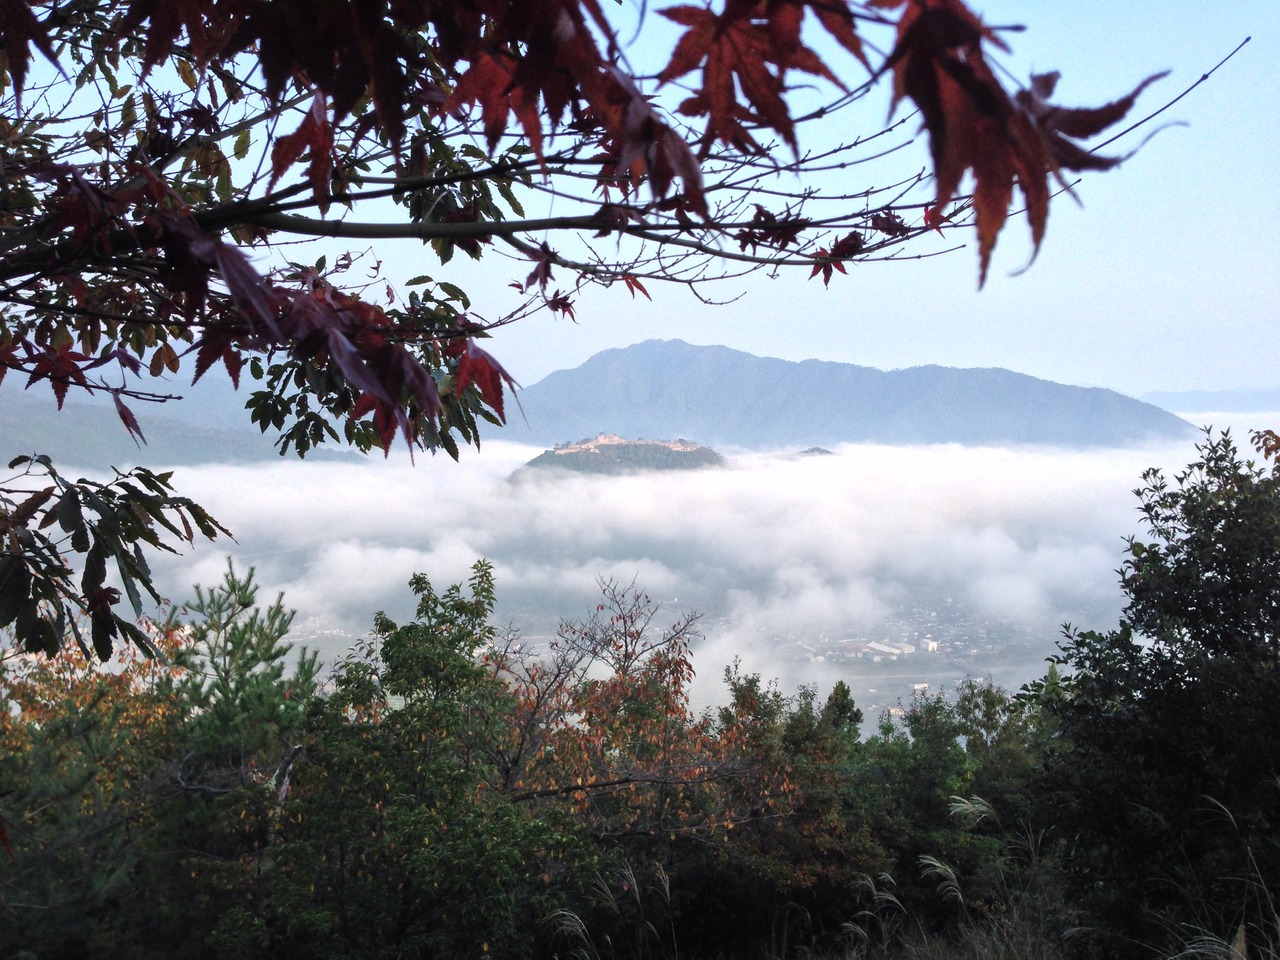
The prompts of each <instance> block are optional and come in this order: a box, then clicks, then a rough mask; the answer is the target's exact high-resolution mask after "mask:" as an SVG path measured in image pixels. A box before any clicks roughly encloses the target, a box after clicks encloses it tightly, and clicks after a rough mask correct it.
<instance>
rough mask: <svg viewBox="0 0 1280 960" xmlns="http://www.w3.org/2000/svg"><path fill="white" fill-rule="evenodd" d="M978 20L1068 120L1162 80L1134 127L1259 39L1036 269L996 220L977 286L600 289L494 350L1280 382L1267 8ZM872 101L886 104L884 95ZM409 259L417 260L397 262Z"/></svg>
mask: <svg viewBox="0 0 1280 960" xmlns="http://www.w3.org/2000/svg"><path fill="white" fill-rule="evenodd" d="M976 8H977V9H978V10H979V11H980V12H981V13H982V14H983V15H984V17H985V19H986V20H987V21H988V22H989V23H996V24H1008V23H1021V24H1023V25H1025V26H1026V28H1027V29H1026V31H1025V32H1023V33H1021V34H1010V35H1008V38H1009V42H1010V45H1011V46H1012V48H1013V51H1012V54H1010V55H1006V56H1002V58H1001V62H1002V63H1003V64H1004V66H1005V67H1006V68H1007V69H1008V70H1009V71H1010V73H1011V74H1012V75H1013V76H1015V77H1019V78H1025V77H1026V76H1027V75H1028V74H1029V73H1030V72H1032V71H1036V72H1044V71H1049V70H1055V69H1056V70H1059V71H1060V72H1061V73H1062V79H1061V81H1060V82H1059V85H1058V91H1057V97H1056V99H1057V100H1058V102H1060V103H1062V104H1064V105H1068V106H1098V105H1101V104H1102V103H1104V102H1107V101H1109V100H1112V99H1114V98H1116V97H1119V96H1122V95H1123V94H1125V93H1127V92H1128V91H1129V90H1130V89H1131V88H1132V87H1133V86H1134V85H1135V84H1136V83H1137V82H1138V81H1140V80H1141V79H1142V78H1143V77H1145V76H1147V75H1148V74H1150V73H1153V72H1157V71H1159V70H1163V69H1169V70H1171V71H1172V72H1171V74H1170V76H1169V77H1168V78H1166V79H1165V80H1163V81H1161V82H1160V83H1158V84H1156V85H1155V86H1153V87H1152V88H1150V89H1149V90H1148V91H1147V92H1146V93H1145V94H1144V95H1143V97H1142V98H1141V100H1140V101H1139V104H1138V108H1137V109H1136V110H1135V112H1134V116H1141V115H1143V114H1145V113H1146V112H1149V111H1150V110H1153V109H1155V108H1157V107H1159V106H1161V105H1162V104H1164V103H1165V102H1166V101H1167V100H1169V99H1172V98H1173V97H1174V96H1176V95H1177V94H1178V93H1180V92H1181V91H1182V90H1183V89H1185V88H1186V87H1187V86H1189V85H1190V84H1192V83H1194V81H1195V80H1196V79H1197V78H1198V77H1199V76H1200V75H1201V74H1202V73H1204V72H1205V71H1206V70H1208V69H1210V68H1211V67H1212V66H1213V65H1214V64H1215V63H1217V62H1218V61H1219V60H1220V59H1221V58H1222V57H1224V56H1226V55H1227V54H1228V53H1229V52H1230V51H1231V50H1232V49H1233V48H1234V47H1235V46H1236V45H1237V44H1239V43H1240V41H1242V40H1243V39H1244V38H1245V37H1246V36H1252V41H1251V42H1250V43H1249V44H1248V45H1247V46H1246V47H1245V48H1244V49H1243V50H1242V51H1240V53H1238V54H1237V55H1236V56H1235V58H1234V59H1233V60H1232V61H1231V62H1230V63H1228V64H1227V65H1225V66H1224V67H1223V68H1222V69H1221V70H1219V71H1218V72H1217V73H1216V74H1215V75H1214V76H1213V77H1212V78H1211V79H1210V80H1209V81H1208V82H1207V83H1205V84H1202V85H1201V86H1200V87H1199V88H1198V89H1197V90H1195V91H1194V92H1193V93H1192V94H1191V95H1190V96H1188V97H1187V98H1186V99H1184V100H1182V101H1181V102H1180V103H1178V104H1176V105H1175V106H1173V107H1172V108H1171V109H1170V110H1169V111H1167V112H1166V113H1165V114H1164V115H1163V116H1162V117H1161V118H1160V121H1162V122H1167V121H1180V122H1182V123H1185V124H1186V126H1177V127H1172V128H1170V129H1166V130H1164V131H1163V132H1161V133H1160V134H1158V135H1157V136H1156V137H1155V138H1154V139H1153V140H1152V141H1151V142H1150V143H1148V144H1147V145H1146V146H1144V147H1143V148H1142V149H1141V150H1140V151H1139V152H1138V154H1137V155H1136V156H1135V157H1133V158H1132V159H1131V160H1129V161H1128V162H1127V163H1126V164H1124V165H1123V166H1122V167H1121V168H1119V169H1117V170H1113V171H1110V172H1107V173H1100V174H1092V175H1089V176H1087V177H1086V178H1085V180H1084V182H1083V183H1082V184H1081V185H1080V186H1079V187H1078V189H1077V193H1078V196H1079V199H1080V201H1081V205H1079V206H1078V205H1077V204H1076V203H1074V202H1073V201H1072V200H1071V199H1070V198H1069V197H1059V198H1058V199H1057V200H1056V201H1055V202H1054V205H1053V207H1052V210H1051V213H1050V217H1049V226H1048V234H1047V238H1046V241H1045V243H1044V245H1043V247H1042V248H1041V251H1040V255H1039V258H1038V259H1037V261H1036V262H1035V264H1034V265H1033V266H1032V267H1031V269H1029V270H1027V271H1025V272H1023V273H1020V274H1017V272H1018V270H1019V268H1020V267H1022V266H1023V265H1024V264H1025V262H1026V258H1027V246H1026V243H1025V234H1026V230H1025V224H1024V223H1022V222H1020V221H1018V220H1012V221H1010V223H1009V225H1008V226H1007V227H1006V231H1005V233H1004V235H1003V236H1002V237H1001V240H1000V244H999V246H998V248H997V250H996V253H995V258H994V260H993V263H992V268H991V273H990V276H989V278H988V281H987V285H986V288H985V289H984V290H983V291H982V292H978V291H977V290H976V286H977V264H976V254H975V252H974V251H973V249H972V247H970V248H968V249H966V250H964V251H961V252H959V253H955V254H952V255H949V256H946V257H942V258H937V259H933V260H928V261H922V262H910V263H897V264H867V265H865V266H861V267H858V268H856V269H853V270H851V276H848V277H836V278H834V279H833V281H832V283H831V286H830V288H829V289H828V290H824V289H823V288H822V285H821V283H820V282H819V281H817V280H815V281H807V280H806V277H805V274H804V272H798V273H794V274H791V275H787V276H783V277H780V278H777V279H773V280H770V279H767V278H765V277H763V276H762V277H756V278H752V279H751V280H749V281H747V282H739V283H737V284H732V285H729V286H726V287H724V288H722V289H721V290H720V291H719V292H720V293H721V294H723V295H725V296H726V297H728V296H732V295H735V294H738V293H741V294H742V296H741V298H740V299H738V300H737V301H736V302H735V303H733V304H731V305H728V306H720V307H714V306H707V305H704V304H701V303H699V302H697V301H696V300H695V299H694V298H693V297H691V296H689V295H688V294H687V293H686V292H684V291H682V290H678V289H670V290H667V291H665V292H659V291H658V290H655V289H652V288H651V292H652V293H653V294H654V296H655V301H656V302H655V303H653V304H650V303H648V302H645V301H644V300H643V299H642V300H640V301H638V302H633V301H631V300H630V298H628V296H627V295H626V293H625V292H623V291H621V290H617V289H614V290H610V291H598V292H595V293H592V294H589V295H587V296H584V297H583V298H582V300H581V301H580V303H579V309H578V315H577V322H576V323H574V322H571V321H568V320H565V319H556V318H552V317H540V318H538V319H534V320H529V321H524V322H522V323H520V324H516V325H514V326H512V327H509V328H507V329H505V330H502V331H499V332H498V333H497V335H496V339H495V341H494V343H493V351H494V353H495V354H496V355H497V356H498V358H499V359H500V360H501V361H502V362H503V363H505V364H506V365H507V367H508V369H509V370H510V371H511V372H512V373H513V374H514V375H515V376H516V377H517V379H519V380H521V381H522V382H524V383H532V382H535V381H536V380H538V379H540V378H541V377H543V376H545V375H546V374H547V373H549V372H551V371H552V370H555V369H559V368H563V367H571V366H576V365H577V364H579V363H581V362H582V361H583V360H585V359H586V358H587V357H589V356H591V355H592V354H594V353H596V352H598V351H600V350H603V349H606V348H609V347H619V346H625V345H627V344H630V343H634V342H637V341H640V340H644V339H649V338H652V337H658V338H664V339H667V338H680V339H684V340H688V341H690V342H692V343H722V344H726V345H728V346H731V347H735V348H739V349H743V350H747V351H750V352H752V353H757V354H765V355H771V356H781V357H785V358H788V359H796V360H799V359H805V358H808V357H819V358H822V359H829V360H838V361H844V362H850V363H859V364H864V365H868V366H874V367H881V368H889V369H892V368H899V367H909V366H916V365H920V364H929V363H937V364H943V365H948V366H964V367H990V366H998V367H1007V368H1010V369H1014V370H1018V371H1020V372H1023V373H1028V374H1032V375H1035V376H1040V377H1045V378H1047V379H1052V380H1057V381H1061V382H1064V383H1072V384H1080V385H1089V386H1105V387H1111V388H1114V389H1117V390H1120V391H1122V392H1125V393H1129V394H1134V395H1137V394H1141V393H1143V392H1145V391H1148V390H1180V389H1182V390H1212V389H1266V388H1275V387H1278V386H1280V376H1278V375H1277V374H1276V371H1275V361H1276V357H1277V356H1280V323H1277V320H1280V316H1278V314H1280V266H1277V263H1276V254H1275V243H1274V237H1273V234H1274V231H1275V230H1276V229H1277V224H1280V173H1278V172H1277V171H1278V170H1280V123H1277V114H1278V113H1280V56H1278V54H1280V49H1278V47H1280V44H1278V41H1277V35H1278V33H1280V31H1278V29H1277V28H1278V27H1280V6H1277V5H1276V4H1275V3H1274V0H1265V2H1261V0H1232V2H1228V3H1217V4H1204V3H1192V2H1167V3H1162V4H1151V3H1149V2H1136V0H1129V2H1115V0H1112V2H1105V3H1104V2H1090V0H1076V2H1073V3H1069V4H1067V3H1060V2H1053V3H1048V2H1039V3H1035V2H1033V3H1028V2H1012V0H1009V2H989V3H987V4H985V5H981V6H977V7H976ZM651 9H652V8H651ZM850 76H856V75H855V74H852V73H851V74H850ZM873 99H876V100H877V101H878V102H877V103H876V105H875V107H874V108H873V109H874V110H875V111H883V110H884V109H885V108H886V107H887V90H885V91H877V92H876V94H874V95H873ZM879 115H881V116H882V115H883V114H882V113H881V114H879ZM877 118H878V117H877ZM1138 139H1139V138H1138V137H1137V136H1136V135H1134V136H1131V137H1130V138H1129V139H1128V140H1127V141H1125V142H1122V143H1120V144H1117V145H1116V147H1115V150H1116V151H1118V152H1122V153H1123V152H1126V151H1127V150H1129V149H1132V148H1134V147H1135V146H1137V143H1138ZM926 149H927V148H926V143H925V140H924V138H923V137H920V138H918V139H917V142H916V143H915V144H914V145H913V146H912V147H911V148H910V151H911V153H910V155H905V154H904V155H900V156H902V157H903V159H902V160H901V161H900V162H901V163H902V165H903V167H914V166H917V165H920V164H923V163H924V162H925V160H926V157H927V152H926ZM403 255H404V256H405V257H408V258H412V259H415V260H416V259H417V258H418V257H420V256H421V254H420V253H417V254H415V253H413V252H411V250H410V249H409V248H404V254H403ZM390 259H391V260H393V261H394V260H397V259H399V254H398V253H397V254H393V255H392V256H391V258H390ZM456 263H457V262H456V261H455V263H454V264H451V265H450V267H449V268H448V269H449V270H451V271H453V274H452V275H451V276H450V279H454V280H456V281H458V282H461V283H463V285H464V286H466V287H467V288H468V289H469V290H472V291H473V292H475V293H479V294H483V291H484V290H485V288H486V287H487V288H488V289H490V290H492V289H494V287H495V286H496V285H499V284H505V283H506V282H507V281H508V280H509V279H511V277H512V276H515V275H517V274H519V275H521V276H522V274H520V270H519V267H518V266H516V267H510V266H506V265H502V264H494V263H488V264H483V265H481V267H480V268H479V269H472V268H470V267H469V266H468V267H463V268H461V269H458V270H454V267H455V265H456ZM406 269H408V268H406ZM1015 274H1017V275H1015ZM478 299H482V300H483V299H484V298H483V296H481V297H479V298H478Z"/></svg>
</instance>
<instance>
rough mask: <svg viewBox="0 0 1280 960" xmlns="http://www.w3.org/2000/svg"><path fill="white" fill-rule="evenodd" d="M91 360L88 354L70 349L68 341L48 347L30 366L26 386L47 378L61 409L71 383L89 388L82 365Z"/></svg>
mask: <svg viewBox="0 0 1280 960" xmlns="http://www.w3.org/2000/svg"><path fill="white" fill-rule="evenodd" d="M91 361H92V358H91V357H89V356H88V355H86V354H83V353H79V352H77V351H75V350H72V349H71V344H70V343H64V344H63V345H62V346H61V347H57V348H53V347H49V348H47V349H46V350H45V352H44V354H42V355H41V356H40V357H39V359H37V360H36V362H35V366H34V367H32V369H31V375H30V376H29V377H28V378H27V386H28V387H29V386H31V385H32V384H33V383H35V382H37V381H38V380H48V381H49V385H50V386H51V387H53V394H54V396H55V397H57V398H58V409H59V410H61V409H62V404H63V401H65V400H66V399H67V390H68V389H69V388H70V386H71V384H73V383H75V384H78V385H79V386H81V387H84V388H85V389H89V381H88V378H86V377H85V375H84V370H83V368H82V365H83V364H86V363H89V362H91Z"/></svg>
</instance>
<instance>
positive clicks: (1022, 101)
mask: <svg viewBox="0 0 1280 960" xmlns="http://www.w3.org/2000/svg"><path fill="white" fill-rule="evenodd" d="M904 3H905V4H906V9H905V10H904V11H903V13H902V17H901V19H900V20H899V21H898V41H897V44H896V46H895V47H894V49H893V51H892V52H891V53H890V54H889V58H888V60H887V61H886V63H885V66H884V69H892V70H893V79H894V85H893V102H894V104H895V105H896V104H897V103H898V101H899V100H901V99H902V98H903V97H904V96H906V97H910V98H911V99H912V100H913V101H914V102H915V104H916V106H917V107H919V109H920V112H921V114H922V115H923V117H924V125H925V126H926V127H927V128H928V130H929V145H930V150H931V152H932V154H933V166H934V175H935V178H936V180H937V190H936V193H935V196H934V205H933V208H932V210H930V211H929V212H928V214H927V215H926V224H928V225H933V226H938V225H940V224H941V223H942V222H943V221H944V219H945V218H943V215H942V211H943V210H944V209H945V208H946V206H947V205H948V204H950V203H951V201H952V200H953V199H954V197H955V196H956V192H957V190H958V189H959V187H960V182H961V180H962V179H963V178H964V175H965V173H966V172H968V171H972V173H973V179H974V187H973V201H972V202H973V207H974V212H975V215H976V220H977V229H978V258H979V263H980V267H979V285H980V286H981V284H982V283H983V282H984V281H985V280H986V275H987V267H988V264H989V263H990V260H991V251H992V250H993V249H994V248H995V243H996V237H997V236H998V235H999V233H1000V230H1001V228H1002V227H1003V226H1004V222H1005V219H1006V218H1007V217H1008V214H1009V207H1010V204H1011V202H1012V200H1013V188H1014V184H1015V183H1016V184H1017V186H1018V189H1019V190H1020V191H1021V193H1022V198H1023V202H1024V204H1025V206H1026V212H1027V221H1028V223H1029V225H1030V227H1031V239H1032V243H1033V245H1034V247H1035V249H1036V250H1039V247H1040V242H1041V241H1042V240H1043V238H1044V230H1045V222H1046V220H1047V219H1048V216H1049V197H1050V193H1051V188H1050V185H1049V177H1050V176H1054V177H1055V178H1056V179H1057V180H1058V181H1059V182H1060V183H1061V184H1062V186H1063V187H1064V188H1065V187H1067V184H1066V182H1065V181H1064V180H1063V179H1062V177H1061V174H1060V171H1061V170H1063V169H1066V170H1086V169H1089V170H1105V169H1108V168H1110V167H1113V166H1115V165H1116V164H1117V163H1119V162H1120V161H1119V158H1112V157H1100V156H1098V155H1096V154H1093V153H1089V152H1088V151H1086V150H1084V149H1082V148H1081V147H1079V146H1078V145H1077V144H1074V143H1072V142H1071V141H1070V140H1068V139H1067V138H1068V137H1074V138H1081V137H1088V136H1092V135H1094V134H1096V133H1099V132H1100V131H1102V130H1103V129H1105V128H1106V127H1108V126H1110V125H1111V124H1113V123H1115V122H1117V121H1118V120H1120V119H1121V118H1122V117H1123V116H1124V115H1125V114H1126V113H1127V112H1128V110H1129V108H1130V107H1132V106H1133V102H1134V99H1135V98H1136V97H1137V95H1138V94H1139V93H1140V92H1141V91H1142V90H1143V88H1144V87H1146V86H1147V84H1149V83H1151V82H1152V81H1153V80H1156V79H1159V78H1160V77H1162V76H1164V74H1156V75H1155V76H1152V77H1148V78H1147V79H1146V80H1144V81H1143V82H1142V83H1141V84H1139V85H1138V87H1137V88H1136V89H1135V90H1134V91H1133V92H1132V93H1130V94H1129V95H1128V96H1126V97H1123V98H1121V99H1119V100H1116V101H1115V102H1113V103H1110V104H1107V105H1106V106H1104V107H1100V108H1098V109H1093V110H1080V109H1065V108H1062V107H1053V106H1050V105H1049V104H1048V103H1047V102H1046V99H1047V98H1048V97H1049V96H1050V95H1052V93H1053V87H1054V83H1055V82H1056V80H1057V74H1045V75H1041V76H1038V77H1035V78H1033V80H1032V85H1031V89H1030V90H1028V91H1022V92H1021V93H1019V94H1017V95H1016V96H1013V97H1011V96H1010V95H1009V94H1008V93H1007V92H1006V91H1005V90H1004V88H1003V87H1002V86H1001V85H1000V83H999V81H998V80H997V79H996V77H995V74H994V73H993V71H992V69H991V65H990V64H989V63H988V62H987V60H986V56H985V54H984V52H983V43H984V42H985V43H989V44H991V45H993V46H995V47H998V48H999V49H1002V50H1007V49H1008V48H1007V47H1006V46H1005V44H1004V42H1003V41H1002V40H1001V39H1000V38H999V37H997V36H996V35H995V33H994V32H993V31H992V29H991V28H990V27H988V26H986V25H985V24H983V23H982V21H981V20H980V19H978V17H977V16H976V15H974V13H973V12H972V11H971V10H970V9H969V8H968V7H967V6H965V4H964V3H963V2H961V0H874V3H873V5H874V6H878V7H885V8H892V7H898V6H902V5H903V4H904Z"/></svg>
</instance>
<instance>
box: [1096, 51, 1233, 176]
mask: <svg viewBox="0 0 1280 960" xmlns="http://www.w3.org/2000/svg"><path fill="white" fill-rule="evenodd" d="M1252 39H1253V37H1245V38H1244V39H1243V40H1241V41H1240V42H1239V43H1238V44H1237V45H1236V48H1235V49H1234V50H1232V51H1231V52H1230V53H1228V54H1227V55H1226V56H1225V57H1223V58H1222V59H1221V60H1219V61H1218V62H1217V63H1216V64H1214V65H1213V66H1212V67H1210V68H1209V69H1208V70H1207V71H1205V72H1204V73H1202V74H1201V75H1200V79H1198V80H1197V81H1196V82H1195V83H1193V84H1191V86H1189V87H1187V89H1185V90H1183V91H1182V92H1181V93H1180V94H1178V95H1177V96H1176V97H1174V98H1173V99H1172V100H1170V101H1169V102H1168V103H1166V104H1165V105H1164V106H1163V107H1161V108H1160V109H1159V110H1154V111H1152V112H1151V113H1149V114H1147V115H1146V116H1145V117H1143V118H1142V119H1141V120H1138V121H1136V122H1135V123H1132V124H1130V125H1129V126H1127V127H1125V128H1124V129H1123V130H1121V131H1120V132H1119V133H1117V134H1116V135H1115V136H1114V137H1111V138H1110V139H1108V140H1104V141H1102V143H1100V144H1098V145H1097V146H1095V147H1092V148H1091V149H1090V151H1089V152H1090V153H1096V152H1097V151H1098V150H1101V149H1102V148H1103V147H1105V146H1107V145H1108V144H1111V143H1115V142H1116V141H1117V140H1119V139H1120V138H1121V137H1123V136H1125V135H1126V134H1129V133H1132V132H1133V131H1134V130H1137V129H1138V127H1140V126H1142V125H1143V124H1144V123H1147V122H1149V121H1151V120H1153V119H1155V118H1156V117H1158V116H1160V114H1162V113H1164V112H1165V111H1166V110H1168V109H1169V108H1170V107H1172V106H1173V105H1174V104H1175V103H1177V102H1178V101H1179V100H1181V99H1182V98H1183V97H1185V96H1186V95H1187V94H1189V93H1190V92H1191V91H1192V90H1194V89H1195V88H1196V87H1198V86H1200V84H1202V83H1204V82H1205V81H1206V80H1208V79H1209V77H1211V76H1213V74H1214V73H1216V72H1217V70H1218V68H1219V67H1221V66H1222V65H1223V64H1224V63H1226V62H1227V61H1228V60H1230V59H1231V58H1232V57H1234V56H1235V55H1236V54H1237V53H1239V52H1240V51H1241V50H1243V49H1244V45H1245V44H1246V43H1248V42H1249V41H1250V40H1252ZM1162 129H1163V128H1162ZM1157 132H1158V131H1157Z"/></svg>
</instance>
